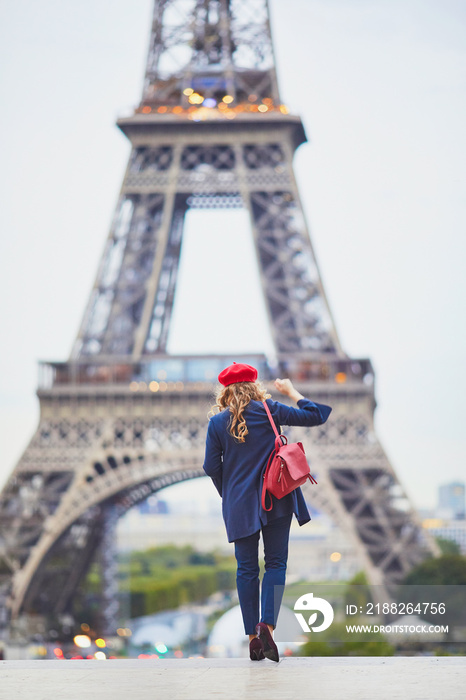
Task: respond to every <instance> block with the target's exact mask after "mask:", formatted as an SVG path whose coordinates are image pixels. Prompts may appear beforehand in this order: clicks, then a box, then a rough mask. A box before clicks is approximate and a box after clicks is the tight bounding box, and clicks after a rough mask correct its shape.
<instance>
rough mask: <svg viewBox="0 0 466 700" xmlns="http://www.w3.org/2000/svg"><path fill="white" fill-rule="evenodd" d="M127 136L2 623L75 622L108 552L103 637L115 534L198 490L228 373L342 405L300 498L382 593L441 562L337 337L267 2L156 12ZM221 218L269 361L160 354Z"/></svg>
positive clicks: (19, 474)
mask: <svg viewBox="0 0 466 700" xmlns="http://www.w3.org/2000/svg"><path fill="white" fill-rule="evenodd" d="M117 124H118V127H119V128H120V129H121V130H122V132H123V133H124V134H125V135H126V136H127V138H128V139H129V140H130V142H131V146H132V150H131V154H130V157H129V162H128V166H127V169H126V172H125V175H124V179H123V185H122V188H121V192H120V194H119V198H118V202H117V205H116V211H115V215H114V218H113V222H112V224H111V227H110V232H109V235H108V238H107V241H106V243H105V249H104V252H103V255H102V258H101V263H100V266H99V269H98V273H97V277H96V280H95V284H94V287H93V289H92V291H91V294H90V298H89V302H88V305H87V308H86V310H85V313H84V317H83V320H82V324H81V327H80V329H79V332H78V335H77V338H76V341H75V343H74V345H73V349H72V352H71V355H70V359H69V360H68V361H67V362H45V363H42V364H41V365H40V376H39V387H38V392H37V393H38V397H39V401H40V421H39V426H38V428H37V431H36V433H35V434H34V436H33V437H32V440H31V442H30V444H29V445H28V447H27V449H26V450H25V452H24V454H23V456H22V457H21V459H20V460H19V463H18V464H17V466H16V468H15V469H14V471H13V473H12V475H11V477H10V479H9V481H8V482H7V484H6V486H5V488H4V490H3V493H2V494H1V496H0V527H1V530H0V531H1V540H0V591H1V594H2V595H3V601H4V605H3V606H2V609H3V623H4V624H6V622H7V618H11V617H12V618H18V616H21V615H27V614H28V613H35V614H39V615H50V614H54V615H60V614H64V613H67V612H70V611H72V603H73V598H74V596H75V594H76V591H77V590H78V587H79V585H80V581H81V580H82V579H83V577H84V575H85V574H86V572H87V570H88V568H89V566H90V563H91V562H92V560H93V559H94V558H95V556H96V554H97V553H98V551H100V552H101V555H102V556H103V557H104V563H105V561H106V568H105V569H104V570H105V572H106V574H105V577H104V579H105V584H106V585H105V593H104V600H103V603H102V605H103V608H104V612H105V615H106V620H107V621H108V627H109V628H111V626H112V622H111V621H112V620H113V618H114V616H115V613H116V611H115V603H114V593H115V585H116V584H115V576H114V575H113V574H114V571H113V570H112V566H111V562H112V556H111V555H112V535H113V531H114V527H115V523H116V521H117V519H118V518H119V517H120V516H121V515H122V514H124V513H125V512H126V511H127V510H128V509H130V508H131V507H133V506H134V505H136V504H137V503H139V502H141V501H142V500H144V499H146V498H147V497H148V496H149V495H150V494H151V493H155V492H157V491H158V490H160V489H163V488H166V487H167V486H169V485H171V484H175V483H178V482H182V481H185V480H187V479H194V478H197V477H201V476H204V472H203V470H202V463H203V452H204V440H205V433H206V425H207V420H206V414H207V412H208V410H209V407H210V405H211V403H212V391H213V386H214V382H215V379H216V376H217V374H218V372H219V371H220V370H221V369H222V368H223V367H224V366H226V365H227V364H230V363H231V362H232V361H233V360H235V361H245V362H248V363H250V364H254V365H255V366H256V367H257V368H258V370H259V375H260V377H262V378H263V379H264V380H265V382H266V383H267V381H270V382H271V380H272V379H273V378H274V377H275V376H288V377H290V378H291V379H292V380H293V381H294V382H295V384H296V385H297V386H298V388H299V389H300V391H301V392H302V393H303V394H304V395H306V396H310V397H312V398H313V399H315V400H317V401H320V402H322V403H327V404H330V405H331V406H332V407H333V413H332V416H331V419H330V420H329V421H328V423H327V424H326V425H324V426H321V427H319V428H315V429H313V431H312V439H310V436H309V435H306V436H305V437H304V439H303V438H302V434H303V433H302V431H301V432H300V439H302V440H303V442H304V444H305V448H306V452H307V453H308V454H309V455H310V458H311V461H312V464H313V471H314V472H315V474H316V476H317V480H318V482H319V483H318V486H317V487H313V488H312V487H310V488H308V489H307V491H305V495H306V497H307V499H308V500H309V502H310V503H311V504H312V505H313V506H314V507H315V508H317V509H318V510H320V511H322V512H325V513H327V514H328V515H330V516H331V518H332V519H333V521H334V522H335V523H336V524H337V525H338V526H339V527H340V528H341V529H343V530H344V531H345V532H346V533H347V535H348V537H349V538H350V540H351V541H352V543H353V545H354V547H355V548H356V550H357V552H358V554H359V557H360V561H361V566H362V567H364V569H365V571H366V572H367V575H368V578H369V581H370V583H371V584H372V585H373V586H375V584H378V586H379V588H380V590H384V591H385V590H386V591H389V590H390V587H391V586H393V585H395V584H396V583H397V582H399V581H400V579H401V578H402V577H403V576H404V575H405V574H406V573H407V572H408V571H409V570H410V569H411V568H412V567H413V566H414V565H415V564H417V563H419V562H420V561H421V560H422V559H423V558H424V557H426V556H427V555H429V554H433V555H438V554H439V551H438V547H437V545H436V543H435V542H433V541H432V540H431V539H430V537H429V536H428V534H427V533H426V532H425V531H424V530H423V529H422V527H421V525H420V522H419V519H418V516H417V514H416V512H415V510H414V509H413V507H412V506H411V504H410V502H409V500H408V498H407V496H406V494H405V492H404V490H403V488H402V486H401V484H400V482H399V481H398V479H397V476H396V474H395V472H394V470H393V468H392V467H391V465H390V463H389V461H388V459H387V457H386V455H385V453H384V451H383V449H382V447H381V445H380V444H379V442H378V440H377V437H376V435H375V433H374V426H373V413H374V409H375V399H374V371H373V368H372V365H371V363H370V360H368V359H353V358H350V357H348V355H346V354H345V352H344V351H343V350H342V347H341V345H340V342H339V339H338V336H337V332H336V330H335V326H334V323H333V320H332V316H331V313H330V310H329V306H328V303H327V300H326V297H325V292H324V289H323V287H322V282H321V278H320V274H319V269H318V266H317V261H316V258H315V255H314V252H313V249H312V244H311V241H310V238H309V234H308V231H307V228H306V224H305V219H304V216H303V211H302V206H301V203H300V198H299V193H298V189H297V185H296V181H295V178H294V174H293V167H292V158H293V154H294V151H295V150H296V148H297V147H298V146H300V145H301V144H303V143H305V141H306V135H305V132H304V129H303V125H302V123H301V119H300V118H299V117H298V116H295V115H292V114H290V113H289V110H288V109H287V107H286V106H284V105H283V104H282V101H281V99H280V94H279V90H278V85H277V78H276V72H275V65H274V54H273V44H272V39H271V32H270V22H269V11H268V4H267V0H155V8H154V15H153V23H152V32H151V38H150V46H149V52H148V59H147V69H146V74H145V82H144V88H143V95H142V99H141V103H140V105H139V106H138V107H137V109H136V110H135V112H134V114H133V115H132V116H129V117H125V118H121V119H119V120H118V122H117ZM218 208H222V209H234V208H242V209H245V210H246V211H247V212H249V216H250V222H251V230H252V236H253V240H254V244H255V250H256V254H257V260H258V263H259V268H260V280H261V284H262V289H263V294H264V299H265V303H266V308H267V313H268V320H269V324H270V329H271V334H272V337H273V341H274V345H275V356H274V360H273V361H272V362H271V361H270V360H269V361H268V360H267V359H266V357H265V355H260V354H257V355H253V354H251V355H247V356H246V355H232V356H219V355H211V356H175V355H170V354H168V353H167V340H168V335H169V330H170V319H171V315H172V309H173V303H174V295H175V288H176V280H177V271H178V265H179V260H180V250H181V244H182V237H183V224H184V221H185V216H186V212H187V211H188V210H193V209H201V210H202V209H218ZM272 386H273V385H272V383H270V387H272ZM290 432H291V438H293V434H292V431H290ZM309 527H312V524H311V525H310V526H309ZM105 558H106V559H105ZM112 616H113V617H112Z"/></svg>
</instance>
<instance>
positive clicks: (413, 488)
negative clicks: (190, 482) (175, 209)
mask: <svg viewBox="0 0 466 700" xmlns="http://www.w3.org/2000/svg"><path fill="white" fill-rule="evenodd" d="M270 4H271V14H272V28H273V31H274V40H275V49H276V59H277V65H278V73H279V80H280V88H281V93H282V99H283V101H284V102H285V103H286V104H288V105H289V107H290V108H291V110H292V112H294V113H297V114H299V115H300V116H301V117H302V119H303V122H304V125H305V128H306V131H307V135H308V138H309V141H310V143H308V144H305V145H303V146H301V147H300V149H299V151H298V153H297V155H296V158H295V167H296V174H297V178H298V183H299V186H300V191H301V196H302V199H303V202H304V206H305V209H306V215H307V218H308V223H309V224H310V230H311V237H312V241H313V244H314V247H315V250H316V253H317V256H318V261H319V264H320V268H321V271H322V276H323V281H324V285H325V288H326V292H327V296H328V298H329V301H330V305H331V308H332V311H333V314H334V317H335V320H336V325H337V329H338V332H339V335H340V338H341V341H342V344H343V347H344V349H345V350H346V352H348V353H349V354H350V355H351V356H353V357H370V358H371V360H372V362H373V364H374V367H375V370H376V393H377V400H378V408H377V412H376V427H377V432H378V435H379V437H380V439H381V442H382V444H383V446H384V447H385V449H386V451H387V454H388V456H389V458H390V459H391V461H392V463H393V466H394V467H395V469H396V471H397V473H398V476H399V478H400V479H401V481H402V483H403V484H404V486H405V487H406V488H407V490H408V494H409V495H410V497H411V498H412V499H413V501H414V502H415V504H416V505H418V506H424V505H426V506H428V505H434V504H435V502H436V491H437V486H438V484H440V483H444V482H446V481H449V480H453V479H458V478H461V479H463V480H464V477H465V454H466V430H465V428H464V419H465V411H464V396H465V393H466V373H465V370H464V365H465V357H466V352H465V350H466V348H465V345H466V342H465V330H464V328H465V323H464V319H465V317H466V309H465V299H466V290H465V277H466V276H465V273H464V270H465V222H466V211H465V209H466V197H465V190H466V188H465V179H466V178H465V166H464V163H465V156H466V148H465V145H466V144H465V142H466V136H465V129H464V124H465V123H466V109H465V105H466V91H465V82H466V41H465V39H466V32H465V29H466V6H465V4H464V2H462V1H461V0H371V1H369V0H286V1H285V0H271V3H270ZM151 13H152V0H40V2H37V1H36V0H2V2H1V3H0V64H1V66H2V68H1V74H0V90H1V98H2V110H1V113H0V114H1V126H2V128H1V132H0V134H1V140H2V142H1V153H2V166H1V169H0V177H1V190H0V191H1V197H2V206H1V210H0V226H1V228H0V231H1V244H0V245H1V248H0V290H1V291H0V311H1V329H2V342H1V346H0V353H1V356H0V357H1V367H2V372H1V377H0V447H1V457H0V485H1V484H2V483H3V482H4V481H5V479H6V478H7V476H8V474H9V473H10V472H11V470H12V469H13V467H14V464H15V462H16V460H17V459H18V457H19V456H20V454H21V452H22V450H23V449H24V448H25V446H26V444H27V442H28V440H29V439H30V438H31V437H32V434H33V431H34V429H35V427H36V425H37V422H38V401H37V399H36V397H35V390H36V384H37V361H38V360H39V359H50V360H52V359H53V360H64V359H66V358H67V357H68V355H69V352H70V349H71V345H72V342H73V340H74V337H75V335H76V333H77V330H78V326H79V322H80V319H81V315H82V313H83V311H84V307H85V304H86V301H87V297H88V294H89V291H90V288H91V286H92V282H93V278H94V275H95V272H96V269H97V264H98V261H99V258H100V255H101V252H102V249H103V245H104V241H105V238H106V236H107V232H108V227H109V224H110V221H111V218H112V213H113V208H114V205H115V202H116V199H117V196H118V191H119V188H120V185H121V180H122V177H123V174H124V169H125V166H126V161H127V158H128V155H129V152H130V146H129V142H128V141H127V140H126V139H125V137H124V136H123V135H122V134H121V132H119V130H118V129H117V128H116V127H115V126H114V123H115V119H116V118H117V116H118V114H121V113H123V112H124V111H125V110H127V109H128V108H129V107H131V106H135V105H136V104H137V103H138V101H139V98H140V93H141V88H142V78H143V73H144V65H145V59H146V51H147V43H148V37H149V28H150V18H151ZM237 217H239V218H236V219H235V222H238V227H239V230H238V231H237V232H236V234H235V235H236V236H239V239H238V238H235V245H232V243H233V242H232V233H231V226H230V228H228V226H227V225H225V240H224V243H223V246H222V241H219V240H218V236H217V237H216V241H214V237H213V233H212V231H213V229H214V222H213V221H212V219H210V220H208V219H206V220H205V225H200V223H199V220H197V221H196V216H194V217H192V218H191V221H190V222H188V228H187V231H186V241H185V243H186V245H185V249H184V252H183V259H182V278H181V282H180V289H179V295H178V299H177V308H176V318H175V326H174V328H173V334H172V337H171V349H172V350H173V351H174V352H175V351H186V352H189V351H196V352H202V351H208V350H209V349H212V350H215V351H222V350H223V351H225V352H229V351H236V350H240V349H241V348H240V347H239V346H238V345H237V344H236V343H237V339H238V337H240V336H241V337H242V338H243V340H242V343H243V345H244V338H245V337H246V338H248V341H249V347H246V346H244V348H243V349H245V350H258V351H260V350H263V349H264V350H266V349H267V347H268V343H269V340H268V334H267V329H266V325H265V319H264V317H263V304H262V303H261V300H260V297H259V295H258V294H256V293H254V295H253V296H254V299H253V300H252V302H251V303H252V304H253V306H252V307H251V308H252V311H251V310H250V316H251V317H252V318H253V319H254V322H253V323H251V324H250V325H248V326H247V328H246V332H244V328H243V329H241V328H240V327H237V326H235V325H234V323H233V322H232V321H231V319H230V320H229V321H228V323H227V324H226V325H225V324H224V325H222V321H221V318H222V316H224V315H225V314H224V309H225V308H228V306H229V305H230V304H231V294H230V292H231V285H230V284H228V285H225V283H224V281H225V279H231V277H232V276H233V275H235V274H236V272H235V269H236V266H238V265H239V264H242V265H244V264H245V263H244V257H245V256H244V251H246V252H247V253H248V256H249V253H250V254H251V262H250V263H249V262H248V263H247V267H246V270H245V274H246V275H247V278H248V280H250V284H251V285H252V288H253V289H256V290H258V282H257V275H256V269H255V263H254V259H253V255H252V248H251V247H250V245H249V238H248V230H247V225H246V224H247V222H245V220H244V218H241V212H240V213H238V214H237ZM214 242H215V243H216V244H218V245H219V248H216V249H215V258H216V259H215V260H212V259H207V253H208V252H209V251H210V254H211V256H212V251H213V245H214ZM194 244H195V245H196V247H197V248H199V250H201V251H205V252H206V254H205V255H203V256H202V257H203V261H200V262H199V261H198V260H196V265H195V266H194V267H195V269H193V265H192V264H190V263H191V257H190V254H189V251H190V250H192V249H193V246H194ZM248 246H249V247H248ZM233 247H234V248H236V249H238V250H239V251H240V253H241V254H240V256H238V255H236V257H235V256H232V255H231V254H230V252H227V253H226V251H229V250H231V248H233ZM202 281H204V285H205V286H204V287H203V286H202V284H201V282H202ZM196 295H197V297H196ZM191 298H197V299H201V300H202V298H204V299H206V298H207V300H208V304H209V314H206V313H205V311H204V312H203V311H202V309H198V311H197V313H198V316H197V317H196V329H197V330H196V332H195V333H193V332H192V331H191V329H190V326H189V323H188V322H189V319H190V318H192V309H191V308H190V306H189V300H190V299H191ZM196 303H197V302H196ZM239 303H240V304H243V303H244V300H243V299H242V298H240V301H239ZM197 306H199V303H197ZM203 309H205V304H204V305H203ZM203 316H204V320H203ZM205 319H206V320H205ZM213 319H214V320H215V323H213Z"/></svg>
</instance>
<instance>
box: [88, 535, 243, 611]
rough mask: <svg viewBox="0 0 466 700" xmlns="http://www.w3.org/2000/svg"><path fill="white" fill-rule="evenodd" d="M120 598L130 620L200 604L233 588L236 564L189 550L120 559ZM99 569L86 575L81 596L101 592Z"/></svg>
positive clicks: (149, 552) (94, 567)
mask: <svg viewBox="0 0 466 700" xmlns="http://www.w3.org/2000/svg"><path fill="white" fill-rule="evenodd" d="M118 580H119V595H120V597H121V598H122V602H123V601H124V602H125V603H126V604H127V602H128V595H129V614H130V616H131V617H139V616H141V615H149V614H152V613H155V612H160V611H162V610H172V609H176V608H178V607H179V606H180V605H184V604H186V603H190V602H195V601H202V600H204V599H205V598H207V597H208V596H209V595H211V594H212V593H215V592H217V591H228V590H231V589H233V588H234V587H235V583H236V561H235V559H234V557H225V556H222V555H219V554H217V553H215V552H208V553H203V552H197V551H196V550H194V549H193V547H191V546H186V547H175V546H173V545H167V546H164V547H156V548H152V549H149V550H147V551H143V552H129V553H125V554H121V555H120V556H119V566H118ZM100 586H101V579H100V572H99V566H98V564H97V563H95V564H93V565H92V566H91V567H90V569H89V572H88V575H87V578H86V581H85V584H84V586H83V589H82V594H83V595H84V596H87V599H88V601H89V602H90V598H89V596H90V597H91V598H92V597H93V596H95V594H98V592H99V591H100Z"/></svg>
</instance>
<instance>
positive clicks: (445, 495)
mask: <svg viewBox="0 0 466 700" xmlns="http://www.w3.org/2000/svg"><path fill="white" fill-rule="evenodd" d="M465 510H466V509H465V484H464V482H461V481H453V482H452V483H450V484H441V485H440V486H439V488H438V504H437V508H435V509H434V510H425V511H422V512H421V514H422V515H423V516H424V519H423V523H422V524H423V526H424V527H425V528H426V529H427V530H429V532H430V534H431V535H432V536H433V537H442V538H443V539H445V540H452V541H453V542H456V543H457V545H458V546H459V548H460V551H461V553H462V554H466V517H465Z"/></svg>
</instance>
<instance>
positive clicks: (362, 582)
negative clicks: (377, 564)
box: [344, 571, 372, 609]
mask: <svg viewBox="0 0 466 700" xmlns="http://www.w3.org/2000/svg"><path fill="white" fill-rule="evenodd" d="M371 601H372V596H371V592H370V587H369V582H368V580H367V576H366V572H365V571H358V572H357V573H356V574H355V575H354V576H353V578H352V579H350V580H349V581H348V585H347V586H346V590H345V595H344V602H345V606H346V605H356V606H357V607H358V609H360V608H363V609H365V608H366V604H367V603H368V602H371Z"/></svg>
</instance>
